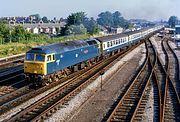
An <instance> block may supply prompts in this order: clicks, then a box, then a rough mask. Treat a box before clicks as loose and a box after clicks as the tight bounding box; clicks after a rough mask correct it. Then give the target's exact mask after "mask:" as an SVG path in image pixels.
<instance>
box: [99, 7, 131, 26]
mask: <svg viewBox="0 0 180 122" xmlns="http://www.w3.org/2000/svg"><path fill="white" fill-rule="evenodd" d="M97 22H98V24H99V25H102V26H104V27H106V28H110V27H114V28H118V27H123V28H128V26H129V23H128V21H127V20H125V19H124V18H123V17H122V16H121V13H120V12H119V11H116V12H114V13H111V12H109V11H106V12H102V13H100V14H99V15H98V19H97Z"/></svg>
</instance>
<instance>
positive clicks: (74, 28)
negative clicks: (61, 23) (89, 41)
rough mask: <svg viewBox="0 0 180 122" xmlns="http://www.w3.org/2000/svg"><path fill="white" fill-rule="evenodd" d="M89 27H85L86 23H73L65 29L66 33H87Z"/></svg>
mask: <svg viewBox="0 0 180 122" xmlns="http://www.w3.org/2000/svg"><path fill="white" fill-rule="evenodd" d="M86 33H87V29H86V28H85V27H84V25H82V24H81V25H71V26H68V27H67V29H66V30H65V35H71V34H86Z"/></svg>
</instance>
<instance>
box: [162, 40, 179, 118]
mask: <svg viewBox="0 0 180 122" xmlns="http://www.w3.org/2000/svg"><path fill="white" fill-rule="evenodd" d="M165 40H166V39H165ZM165 40H164V41H163V42H162V46H163V50H164V51H165V55H166V57H167V58H166V59H167V60H165V69H166V73H167V75H166V83H165V90H164V97H163V98H162V99H163V105H162V121H180V99H179V95H178V92H177V90H176V88H177V87H175V85H174V84H175V83H174V82H175V81H174V80H176V78H177V77H178V76H175V75H177V73H175V72H178V70H177V69H176V66H174V64H172V63H177V62H176V59H173V57H174V55H173V54H172V52H171V51H170V49H169V47H168V44H167V42H165ZM166 41H167V40H166ZM171 73H175V75H171Z"/></svg>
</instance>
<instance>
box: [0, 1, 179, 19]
mask: <svg viewBox="0 0 180 122" xmlns="http://www.w3.org/2000/svg"><path fill="white" fill-rule="evenodd" d="M0 3H1V4H0V17H2V16H28V15H30V14H36V13H39V14H40V15H41V17H42V16H47V17H48V18H53V17H57V18H60V17H67V16H68V15H69V14H70V13H73V12H78V11H84V12H86V13H87V15H88V17H91V16H92V17H95V18H97V15H98V14H99V13H100V12H102V11H111V12H114V11H120V12H121V13H122V15H123V16H124V17H125V18H126V19H134V18H140V19H147V20H161V19H164V20H167V19H168V18H169V16H171V15H176V16H178V17H179V18H180V0H1V2H0Z"/></svg>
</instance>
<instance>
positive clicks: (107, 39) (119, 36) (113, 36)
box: [96, 33, 127, 42]
mask: <svg viewBox="0 0 180 122" xmlns="http://www.w3.org/2000/svg"><path fill="white" fill-rule="evenodd" d="M122 37H127V35H126V34H122V33H121V34H116V35H109V36H102V37H97V38H96V39H97V40H99V41H101V42H106V41H110V40H114V39H118V38H122Z"/></svg>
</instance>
